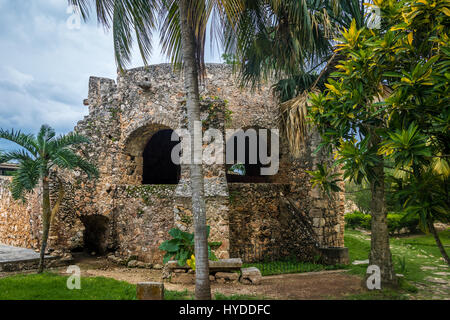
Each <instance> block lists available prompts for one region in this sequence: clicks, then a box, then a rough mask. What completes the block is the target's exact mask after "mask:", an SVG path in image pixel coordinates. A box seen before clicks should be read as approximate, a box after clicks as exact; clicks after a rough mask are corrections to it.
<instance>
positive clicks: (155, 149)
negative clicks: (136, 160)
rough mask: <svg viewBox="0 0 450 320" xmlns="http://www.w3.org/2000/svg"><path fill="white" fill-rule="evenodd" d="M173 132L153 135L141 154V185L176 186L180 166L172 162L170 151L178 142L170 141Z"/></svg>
mask: <svg viewBox="0 0 450 320" xmlns="http://www.w3.org/2000/svg"><path fill="white" fill-rule="evenodd" d="M173 132H174V131H173V130H171V129H164V130H160V131H158V132H156V133H155V134H153V136H152V137H151V139H150V140H149V141H148V143H147V145H146V146H145V148H144V152H143V174H142V184H178V182H179V181H180V175H181V166H180V165H179V164H175V163H174V162H173V161H172V150H173V148H174V147H175V146H176V145H177V144H178V143H179V141H172V134H173Z"/></svg>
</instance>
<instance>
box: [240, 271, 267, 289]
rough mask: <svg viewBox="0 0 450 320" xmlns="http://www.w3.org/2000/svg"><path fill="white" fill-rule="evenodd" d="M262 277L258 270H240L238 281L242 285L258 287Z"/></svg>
mask: <svg viewBox="0 0 450 320" xmlns="http://www.w3.org/2000/svg"><path fill="white" fill-rule="evenodd" d="M261 280H262V275H261V271H259V269H258V268H255V267H251V268H242V269H241V277H240V279H239V281H240V282H241V283H243V284H253V285H258V284H260V283H261Z"/></svg>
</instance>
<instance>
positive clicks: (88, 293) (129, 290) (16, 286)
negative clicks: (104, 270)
mask: <svg viewBox="0 0 450 320" xmlns="http://www.w3.org/2000/svg"><path fill="white" fill-rule="evenodd" d="M67 279H68V277H65V276H60V275H56V274H53V273H44V274H26V275H16V276H12V277H7V278H1V279H0V300H133V299H136V286H134V285H132V284H129V283H127V282H123V281H117V280H114V279H109V278H103V277H96V278H82V279H81V290H69V289H67V285H66V282H67Z"/></svg>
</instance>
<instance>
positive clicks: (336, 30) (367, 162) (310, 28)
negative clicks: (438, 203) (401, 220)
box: [228, 0, 396, 284]
mask: <svg viewBox="0 0 450 320" xmlns="http://www.w3.org/2000/svg"><path fill="white" fill-rule="evenodd" d="M246 3H247V2H246ZM261 3H263V4H264V6H256V5H252V4H251V3H247V4H248V7H247V8H246V10H245V11H244V13H243V15H242V17H241V21H242V25H243V26H242V27H241V28H239V29H237V31H238V33H237V34H233V32H232V31H230V32H229V36H228V37H229V41H228V43H229V45H228V48H229V53H232V52H235V53H236V55H237V56H238V57H240V59H238V60H241V61H242V64H241V65H240V67H239V71H240V73H241V76H242V78H243V79H244V83H245V82H251V81H253V80H255V81H256V83H257V82H258V81H259V80H260V79H261V78H269V77H272V78H275V79H276V80H279V82H278V83H277V84H276V85H275V87H274V88H275V92H277V93H278V97H279V99H280V101H281V102H283V101H286V100H287V101H286V102H285V103H282V104H281V113H282V115H283V117H282V122H281V125H282V127H283V128H284V130H283V132H284V135H285V136H286V138H287V139H288V141H289V146H290V149H291V153H292V154H293V155H299V154H300V152H301V149H302V146H303V144H304V142H305V137H306V135H307V125H306V117H307V113H308V110H307V104H306V102H307V101H308V94H309V93H310V92H314V91H318V90H325V89H327V91H326V93H324V94H318V95H316V96H315V97H314V98H313V111H312V117H313V118H314V120H315V121H314V122H315V124H316V125H317V126H318V128H319V130H320V132H321V133H322V138H323V142H322V144H321V146H322V147H327V148H328V151H329V152H330V153H331V152H332V151H333V150H332V147H338V148H339V151H340V153H339V156H340V158H341V159H340V161H339V162H340V163H342V164H343V166H344V170H345V171H346V175H345V177H346V178H351V179H353V180H354V181H356V182H357V183H358V184H361V183H362V182H363V180H365V179H367V180H368V182H369V185H370V190H371V196H372V197H371V212H372V215H373V219H372V241H371V243H372V245H371V254H370V256H371V263H373V264H377V265H379V266H380V268H381V271H382V281H383V282H384V283H389V284H391V283H395V282H396V278H395V274H394V270H393V265H392V257H391V253H390V248H389V234H388V227H387V221H386V214H387V212H386V205H385V190H384V188H385V185H384V163H383V160H384V159H383V157H382V155H379V154H377V147H378V146H379V144H380V142H381V139H380V136H379V133H378V130H379V129H381V128H383V126H384V125H385V124H384V122H383V119H382V116H381V115H380V114H379V109H380V107H372V108H369V107H368V106H371V105H373V104H374V103H375V102H378V101H379V99H380V91H383V86H377V84H380V81H379V78H378V77H379V75H378V74H374V75H370V76H371V77H367V74H366V75H365V76H361V73H362V71H364V68H366V67H367V63H368V61H367V57H368V55H369V52H359V47H358V42H357V40H358V39H359V37H360V36H361V33H362V32H363V31H362V29H361V28H363V27H364V26H366V25H367V24H368V23H369V22H370V20H371V19H372V16H371V15H366V13H368V11H369V10H367V9H365V6H364V5H363V2H362V1H357V0H348V1H339V2H338V1H276V0H273V1H261ZM343 27H344V28H346V31H345V32H343V33H342V36H343V39H340V40H338V41H339V42H338V43H339V45H340V50H336V42H335V41H334V40H333V39H334V38H335V36H336V35H338V34H340V30H341V29H342V28H343ZM366 30H367V29H366ZM367 32H368V31H367ZM344 49H346V50H347V51H345V50H344ZM280 51H282V52H280ZM352 55H354V56H355V57H352ZM341 59H344V60H348V63H349V64H351V63H355V64H358V66H357V67H354V68H353V69H351V71H347V72H346V73H345V72H342V74H339V75H338V77H343V78H344V79H343V80H342V81H339V80H329V82H328V83H325V82H326V79H327V78H328V75H330V74H331V73H332V72H333V71H336V68H342V66H340V65H338V64H339V61H340V60H341ZM354 60H356V61H354ZM372 67H374V68H375V67H376V65H375V66H372ZM319 70H321V71H319ZM341 82H344V83H345V85H346V86H347V87H345V86H344V85H342V84H341ZM338 85H339V86H338ZM340 94H348V96H349V97H350V98H351V99H352V100H349V101H348V102H347V101H346V100H345V99H346V98H347V97H345V99H344V98H342V97H341V96H340ZM383 94H384V92H382V95H383ZM294 95H297V97H295V98H294ZM334 95H335V96H336V98H334ZM292 98H294V99H292ZM288 99H291V100H288ZM330 100H332V101H333V102H335V103H333V102H332V101H330ZM351 102H352V103H351ZM329 105H330V106H329ZM331 105H332V106H331ZM317 110H319V112H317ZM317 114H319V115H321V116H323V117H322V118H319V117H315V115H317ZM357 138H358V139H357ZM323 171H324V172H328V170H323ZM317 174H320V172H317ZM328 177H330V178H331V177H332V175H328ZM314 179H315V180H320V178H319V177H317V176H316V177H314ZM322 180H323V183H325V182H326V183H328V182H330V183H331V182H332V181H328V180H327V179H326V177H324V179H322ZM332 180H334V178H333V179H332ZM328 184H329V183H328Z"/></svg>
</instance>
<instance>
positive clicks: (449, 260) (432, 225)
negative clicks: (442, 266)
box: [428, 220, 450, 266]
mask: <svg viewBox="0 0 450 320" xmlns="http://www.w3.org/2000/svg"><path fill="white" fill-rule="evenodd" d="M428 229H430V231H431V233H432V234H433V237H434V240H435V241H436V244H437V246H438V248H439V251H440V252H441V255H442V257H443V258H444V260H445V262H447V264H448V265H449V266H450V259H449V258H448V255H447V252H445V248H444V246H443V245H442V242H441V239H439V235H438V233H437V231H436V229H435V228H434V224H433V221H431V220H430V221H428Z"/></svg>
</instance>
